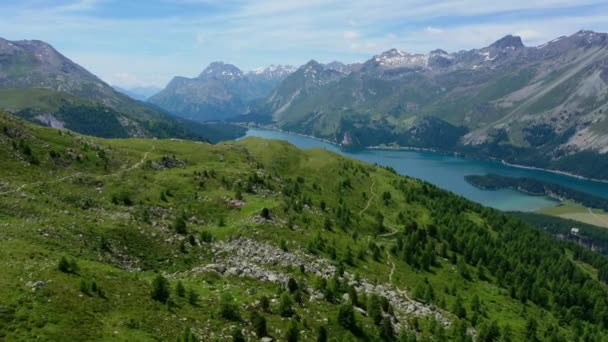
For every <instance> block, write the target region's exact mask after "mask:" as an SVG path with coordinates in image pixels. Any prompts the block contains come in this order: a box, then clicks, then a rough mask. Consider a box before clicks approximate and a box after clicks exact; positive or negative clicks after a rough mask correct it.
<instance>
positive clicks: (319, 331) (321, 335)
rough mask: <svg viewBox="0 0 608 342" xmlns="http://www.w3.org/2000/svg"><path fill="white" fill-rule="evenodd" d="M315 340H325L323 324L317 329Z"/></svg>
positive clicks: (324, 341)
mask: <svg viewBox="0 0 608 342" xmlns="http://www.w3.org/2000/svg"><path fill="white" fill-rule="evenodd" d="M317 342H327V328H325V326H323V325H321V326H320V327H319V328H318V329H317Z"/></svg>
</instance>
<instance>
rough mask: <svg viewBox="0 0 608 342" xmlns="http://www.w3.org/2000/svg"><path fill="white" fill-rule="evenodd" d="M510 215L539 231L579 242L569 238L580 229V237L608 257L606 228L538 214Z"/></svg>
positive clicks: (518, 213)
mask: <svg viewBox="0 0 608 342" xmlns="http://www.w3.org/2000/svg"><path fill="white" fill-rule="evenodd" d="M510 214H512V215H514V216H517V217H519V218H521V219H522V220H524V221H526V222H528V223H530V224H531V225H533V226H535V227H536V228H538V229H539V230H543V231H546V232H548V233H550V234H551V235H562V236H564V237H566V238H568V239H574V240H578V238H577V237H570V236H569V235H570V230H571V229H572V228H574V227H576V228H578V229H579V235H578V236H579V237H580V238H582V239H584V240H585V241H589V242H590V243H591V244H592V246H593V247H594V249H596V250H598V251H600V252H601V253H603V254H605V255H608V229H606V228H602V227H598V226H594V225H591V224H586V223H582V222H579V221H574V220H569V219H565V218H561V217H555V216H549V215H543V214H537V213H524V212H512V213H510ZM585 241H583V242H585Z"/></svg>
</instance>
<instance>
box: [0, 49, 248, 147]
mask: <svg viewBox="0 0 608 342" xmlns="http://www.w3.org/2000/svg"><path fill="white" fill-rule="evenodd" d="M0 94H1V96H0V106H1V107H3V108H4V109H9V110H10V111H11V112H13V113H15V114H17V115H20V116H22V117H24V118H28V119H30V120H33V121H36V122H38V123H46V124H52V125H54V126H56V127H68V128H71V129H75V130H80V131H81V132H83V133H86V134H93V135H100V136H104V137H114V138H117V137H123V138H126V137H157V138H168V137H172V138H186V139H197V140H200V139H208V138H210V137H213V138H210V140H215V141H216V139H218V138H219V139H224V138H225V137H229V138H235V137H238V136H239V134H227V135H225V136H224V134H223V133H220V132H221V131H224V128H222V129H221V130H220V131H218V130H216V129H215V127H209V126H203V125H199V124H196V123H192V122H187V121H185V120H183V119H179V118H174V117H173V116H171V115H170V114H168V113H167V112H165V111H164V110H159V109H158V108H156V107H153V106H150V105H148V104H146V103H143V102H141V101H137V100H134V99H131V98H130V97H128V96H127V95H124V94H122V93H120V92H118V91H116V90H115V89H114V88H112V87H111V86H110V85H108V84H107V83H105V82H104V81H102V80H101V79H100V78H98V77H97V76H95V75H93V74H92V73H90V72H89V71H87V70H86V69H85V68H83V67H81V66H80V65H78V64H76V63H75V62H73V61H72V60H70V59H69V58H68V57H66V56H64V55H62V54H61V53H60V52H59V51H57V50H56V49H55V48H53V47H52V46H51V45H50V44H48V43H46V42H43V41H40V40H20V41H9V40H6V39H2V38H0ZM207 130H208V131H209V137H208V138H206V137H205V135H206V132H205V131H207ZM235 132H236V131H235ZM222 137H224V138H222Z"/></svg>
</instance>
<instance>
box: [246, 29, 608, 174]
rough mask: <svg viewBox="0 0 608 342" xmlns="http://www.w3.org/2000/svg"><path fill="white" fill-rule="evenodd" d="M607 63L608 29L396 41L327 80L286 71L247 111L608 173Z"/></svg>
mask: <svg viewBox="0 0 608 342" xmlns="http://www.w3.org/2000/svg"><path fill="white" fill-rule="evenodd" d="M607 65H608V35H607V34H605V33H596V32H592V31H579V32H577V33H575V34H573V35H571V36H569V37H560V38H558V39H555V40H553V41H550V42H548V43H546V44H543V45H541V46H537V47H527V46H524V44H523V43H522V41H521V39H520V38H519V37H515V36H506V37H504V38H502V39H500V40H498V41H496V42H495V43H493V44H491V45H489V46H487V47H484V48H481V49H474V50H470V51H460V52H455V53H447V52H445V51H443V50H440V49H438V50H434V51H432V52H430V53H428V54H411V53H407V52H403V51H400V50H397V49H392V50H389V51H386V52H384V53H382V54H379V55H377V56H374V57H372V58H371V59H370V60H368V61H366V62H365V63H363V64H362V65H361V66H360V68H357V69H355V70H353V71H352V72H345V73H337V74H335V75H334V76H333V77H329V78H328V81H327V82H316V83H314V82H313V83H311V82H308V83H306V82H300V83H298V82H296V81H295V76H294V77H288V78H286V79H285V80H284V81H283V82H282V83H281V84H280V85H279V86H278V87H277V89H276V90H275V91H274V92H273V93H272V94H271V95H270V96H269V97H268V98H267V99H266V100H265V101H262V102H263V103H262V104H261V105H260V106H258V107H256V108H255V109H254V110H252V113H251V114H255V115H252V116H251V117H250V118H257V117H264V116H266V117H267V118H271V119H272V121H274V122H275V124H276V125H277V126H278V127H280V128H283V129H287V130H292V131H295V132H300V133H305V134H311V135H315V136H318V137H322V138H325V139H329V140H332V141H335V142H342V141H347V142H349V143H350V144H353V145H355V146H363V147H365V146H378V145H387V146H388V145H395V146H414V147H427V148H439V149H443V150H450V151H457V152H462V153H467V154H471V155H475V156H478V157H484V158H497V159H503V160H506V161H508V162H511V163H519V164H525V165H529V166H536V167H543V168H552V169H558V170H563V171H569V172H573V173H578V174H582V175H585V176H589V177H595V178H608V172H606V171H605V170H606V169H605V167H604V166H606V165H608V157H607V153H606V152H608V134H606V133H608V120H607V115H606V110H607V109H608V107H607V106H608V76H607V75H608V69H607ZM292 76H293V75H292ZM322 79H323V77H322ZM329 80H330V81H329ZM277 94H282V96H277ZM247 120H248V118H247V117H244V118H243V121H247ZM592 160H596V162H593V165H589V167H588V168H587V169H586V170H585V168H584V167H581V166H580V165H581V164H590V163H591V161H592ZM602 169H603V171H602Z"/></svg>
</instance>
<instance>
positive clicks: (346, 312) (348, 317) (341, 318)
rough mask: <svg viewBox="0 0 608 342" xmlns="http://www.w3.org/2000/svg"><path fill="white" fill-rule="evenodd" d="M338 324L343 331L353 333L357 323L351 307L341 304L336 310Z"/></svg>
mask: <svg viewBox="0 0 608 342" xmlns="http://www.w3.org/2000/svg"><path fill="white" fill-rule="evenodd" d="M338 324H340V325H341V326H342V327H343V328H344V329H347V330H350V331H353V330H355V329H356V327H357V321H356V319H355V312H354V311H353V306H352V305H350V304H342V305H340V308H339V309H338Z"/></svg>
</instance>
